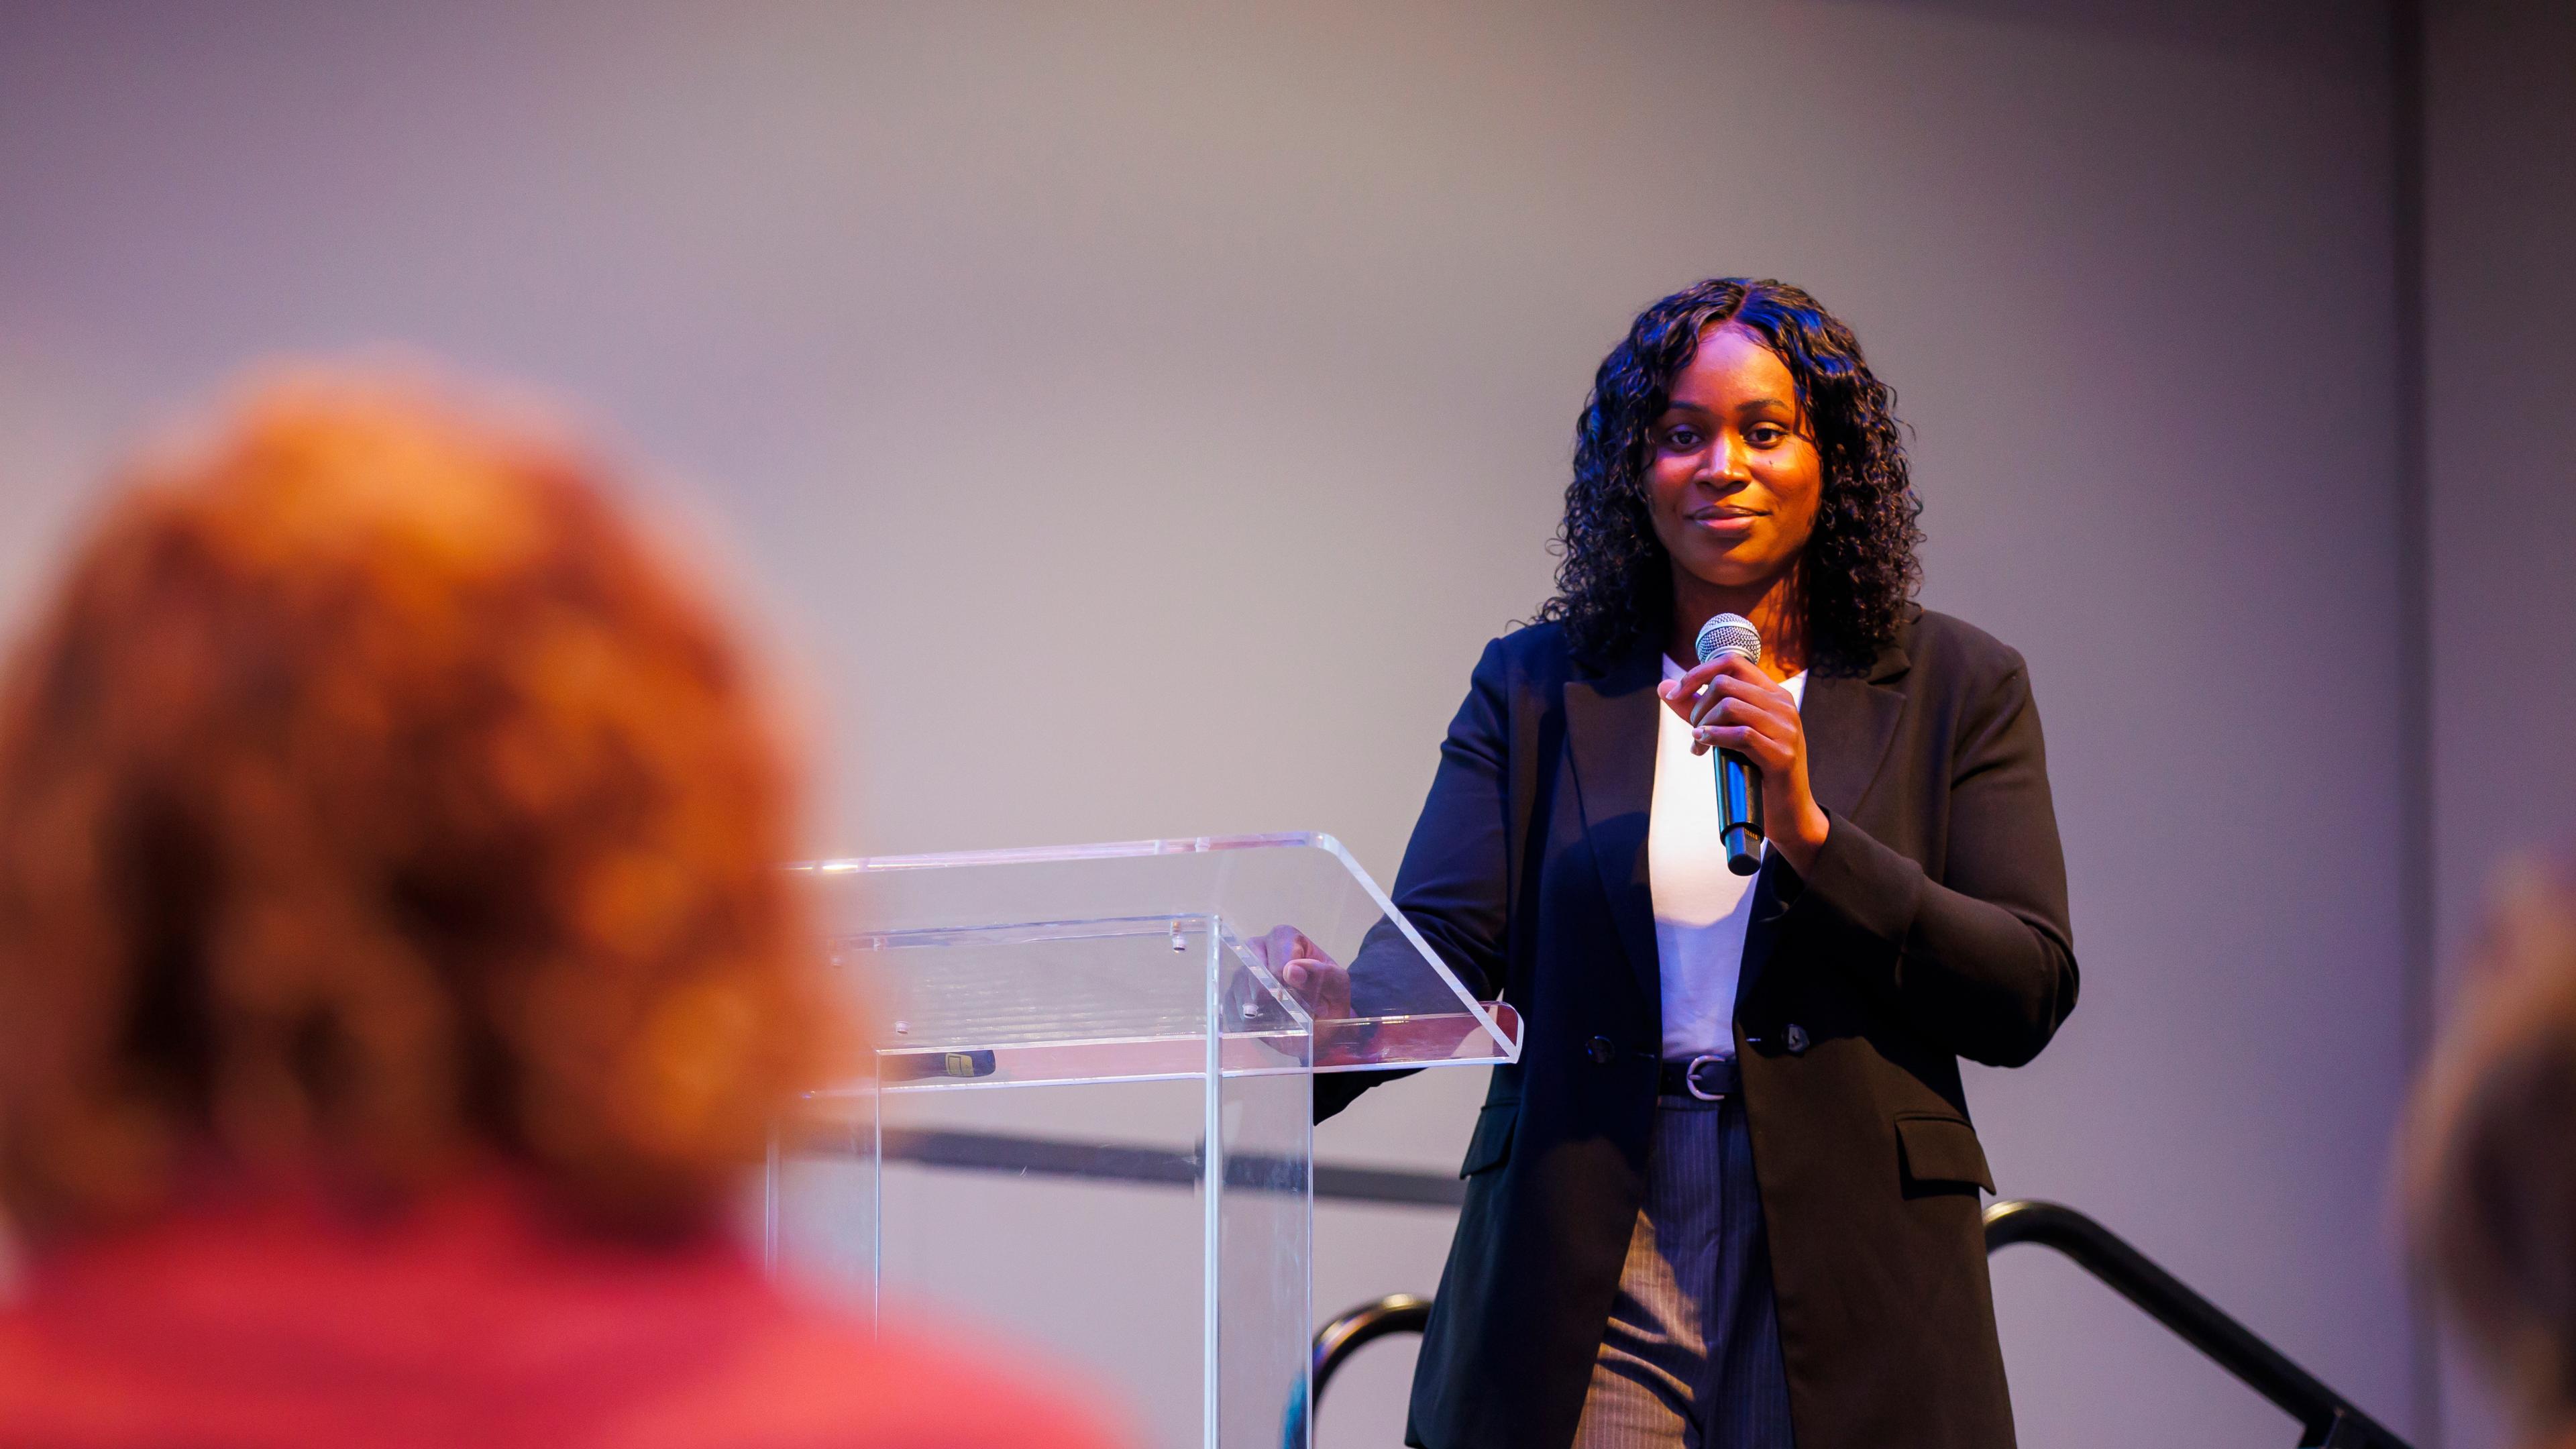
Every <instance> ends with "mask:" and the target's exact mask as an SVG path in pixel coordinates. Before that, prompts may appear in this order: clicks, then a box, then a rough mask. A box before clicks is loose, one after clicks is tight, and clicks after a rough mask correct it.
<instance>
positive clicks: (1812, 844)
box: [1656, 654, 1831, 875]
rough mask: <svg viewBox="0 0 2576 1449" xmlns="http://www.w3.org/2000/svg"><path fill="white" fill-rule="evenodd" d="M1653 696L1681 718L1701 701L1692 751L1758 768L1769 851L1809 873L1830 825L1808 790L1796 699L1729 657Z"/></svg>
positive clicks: (1669, 684)
mask: <svg viewBox="0 0 2576 1449" xmlns="http://www.w3.org/2000/svg"><path fill="white" fill-rule="evenodd" d="M1656 692H1657V693H1659V694H1661V695H1662V696H1663V699H1664V704H1665V706H1666V707H1667V708H1669V709H1671V710H1672V711H1673V713H1675V714H1678V715H1680V716H1681V717H1682V718H1683V719H1685V720H1688V719H1690V718H1691V717H1692V715H1693V714H1694V713H1695V712H1698V711H1699V710H1700V708H1701V705H1702V704H1703V703H1705V704H1706V706H1707V708H1706V711H1705V712H1704V713H1700V714H1699V718H1698V722H1697V724H1696V725H1695V726H1694V727H1693V728H1692V730H1691V753H1692V754H1695V755H1699V754H1706V753H1707V752H1708V751H1709V750H1711V749H1720V750H1733V751H1734V752H1736V753H1737V754H1739V755H1742V756H1743V757H1744V758H1746V759H1748V760H1751V761H1752V762H1753V763H1754V764H1755V765H1756V766H1757V767H1759V768H1760V769H1761V771H1762V820H1763V826H1764V833H1765V834H1766V835H1767V836H1768V837H1769V839H1770V842H1771V848H1772V849H1773V850H1776V851H1778V852H1780V858H1781V859H1783V860H1785V861H1787V862H1788V863H1789V867H1790V869H1792V870H1795V871H1797V872H1798V873H1799V874H1800V875H1805V874H1807V873H1808V872H1809V871H1810V870H1812V869H1813V868H1814V866H1815V863H1816V852H1817V851H1819V850H1822V849H1823V848H1824V844H1825V832H1826V830H1827V829H1828V828H1829V827H1830V825H1831V822H1830V821H1829V820H1828V819H1827V818H1826V816H1825V812H1824V807H1822V806H1820V805H1818V804H1817V803H1816V796H1815V792H1814V791H1812V790H1810V789H1809V788H1808V787H1807V726H1806V722H1805V721H1804V720H1801V719H1800V718H1799V717H1798V701H1797V700H1795V699H1794V698H1791V697H1790V694H1789V691H1788V690H1786V689H1783V688H1781V687H1780V686H1779V685H1778V684H1777V683H1775V682H1773V680H1772V678H1771V676H1769V675H1767V674H1765V673H1763V672H1762V667H1761V666H1760V665H1758V664H1754V663H1752V662H1750V661H1748V660H1746V659H1744V658H1743V657H1742V656H1740V655H1732V654H1729V655H1721V656H1719V657H1718V658H1716V659H1712V660H1709V661H1708V662H1706V663H1704V664H1701V665H1699V666H1698V667H1697V668H1694V669H1692V670H1691V671H1690V672H1689V673H1687V674H1684V675H1683V676H1682V677H1681V678H1680V679H1677V680H1666V681H1665V682H1664V683H1663V684H1661V685H1659V686H1657V689H1656Z"/></svg>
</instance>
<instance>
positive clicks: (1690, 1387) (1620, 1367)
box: [1574, 1097, 1791, 1449]
mask: <svg viewBox="0 0 2576 1449" xmlns="http://www.w3.org/2000/svg"><path fill="white" fill-rule="evenodd" d="M1676 1445H1687V1446H1689V1449H1791V1440H1790V1434H1789V1379H1788V1374H1787V1372H1786V1371H1785V1370H1784V1369H1783V1368H1782V1367H1781V1364H1780V1323H1779V1319H1778V1318H1777V1316H1776V1315H1775V1314H1774V1312H1773V1309H1772V1298H1771V1252H1770V1246H1769V1244H1768V1243H1767V1242H1766V1241H1765V1240H1764V1237H1763V1232H1762V1198H1761V1196H1760V1194H1759V1193H1758V1192H1757V1191H1756V1190H1755V1188H1754V1183H1753V1141H1752V1136H1751V1134H1750V1133H1748V1132H1747V1131H1746V1130H1745V1126H1744V1107H1743V1104H1742V1101H1741V1099H1739V1098H1735V1097H1729V1098H1727V1099H1726V1100H1725V1101H1723V1102H1702V1101H1698V1100H1696V1099H1693V1098H1690V1097H1664V1098H1660V1099H1658V1100H1657V1103H1656V1112H1655V1140H1654V1145H1653V1147H1652V1149H1651V1150H1650V1151H1649V1152H1648V1154H1647V1158H1646V1202H1645V1206H1644V1207H1643V1208H1641V1209H1640V1210H1639V1211H1638V1213H1637V1224H1636V1227H1635V1229H1634V1230H1633V1231H1632V1232H1631V1234H1630V1236H1629V1239H1628V1261H1627V1266H1626V1267H1625V1268H1623V1269H1622V1270H1621V1272H1620V1274H1619V1295H1618V1297H1617V1299H1615V1300H1614V1301H1613V1302H1612V1304H1611V1307H1610V1322H1609V1325H1608V1327H1607V1328H1606V1329H1605V1330H1604V1331H1603V1333H1602V1338H1601V1349H1600V1352H1599V1354H1598V1356H1597V1357H1596V1358H1595V1359H1594V1360H1593V1364H1592V1387H1591V1389H1590V1391H1589V1392H1588V1393H1587V1394H1586V1395H1585V1397H1584V1400H1583V1418H1582V1421H1581V1423H1580V1424H1579V1425H1578V1426H1577V1427H1576V1429H1575V1431H1574V1449H1673V1446H1676Z"/></svg>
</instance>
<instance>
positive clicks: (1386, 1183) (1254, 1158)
mask: <svg viewBox="0 0 2576 1449" xmlns="http://www.w3.org/2000/svg"><path fill="white" fill-rule="evenodd" d="M783 1145H784V1146H785V1147H786V1149H787V1150H788V1151H789V1152H791V1153H795V1154H798V1155H820V1156H846V1155H849V1154H851V1153H853V1152H854V1151H856V1150H858V1148H859V1145H860V1144H859V1143H858V1141H857V1140H856V1138H855V1137H854V1135H853V1134H850V1133H847V1132H840V1133H806V1134H801V1135H800V1136H799V1138H798V1139H797V1140H796V1141H794V1142H792V1143H787V1144H783ZM885 1155H886V1159H887V1160H888V1161H892V1162H911V1163H917V1164H919V1165H920V1166H923V1167H938V1168H946V1169H949V1170H952V1171H959V1172H1002V1173H1011V1174H1014V1175H1019V1176H1036V1177H1071V1178H1081V1179H1085V1180H1088V1181H1093V1182H1130V1183H1147V1184H1151V1185H1155V1186H1162V1187H1191V1186H1195V1185H1196V1184H1197V1183H1198V1181H1199V1177H1200V1174H1201V1172H1202V1170H1203V1169H1202V1165H1201V1162H1200V1157H1199V1154H1198V1152H1197V1151H1196V1150H1192V1151H1187V1152H1175V1151H1171V1150H1169V1149H1165V1148H1154V1147H1122V1146H1116V1145H1110V1144H1101V1143H1091V1142H1069V1141H1066V1140H1064V1139H1062V1138H1057V1137H1021V1136H1017V1135H1014V1134H1011V1133H1004V1132H949V1131H896V1132H888V1133H887V1134H886V1137H885ZM1302 1166H1303V1164H1302V1163H1301V1162H1300V1161H1299V1160H1298V1159H1296V1158H1291V1157H1281V1156H1277V1155H1275V1154H1266V1153H1255V1152H1238V1153H1234V1154H1233V1155H1231V1156H1229V1157H1228V1158H1227V1159H1226V1164H1225V1182H1226V1186H1227V1187H1230V1188H1238V1189H1250V1190H1253V1191H1256V1192H1262V1191H1267V1192H1293V1191H1295V1190H1297V1189H1298V1188H1299V1187H1300V1186H1302V1185H1303V1177H1302V1173H1301V1171H1300V1169H1301V1167H1302ZM1313 1170H1314V1179H1313V1180H1314V1190H1315V1196H1316V1197H1317V1198H1319V1199H1325V1200H1329V1201H1335V1202H1366V1203H1380V1204H1390V1205H1395V1206H1403V1207H1442V1208H1453V1207H1456V1206H1458V1205H1459V1204H1460V1203H1461V1202H1463V1201H1465V1200H1466V1196H1467V1184H1466V1183H1464V1182H1462V1181H1460V1180H1459V1179H1457V1178H1454V1177H1450V1176H1447V1175H1446V1174H1442V1173H1432V1172H1406V1171H1403V1170H1402V1169H1399V1168H1390V1167H1345V1166H1340V1165H1337V1164H1334V1163H1328V1162H1318V1163H1315V1164H1313Z"/></svg>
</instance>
